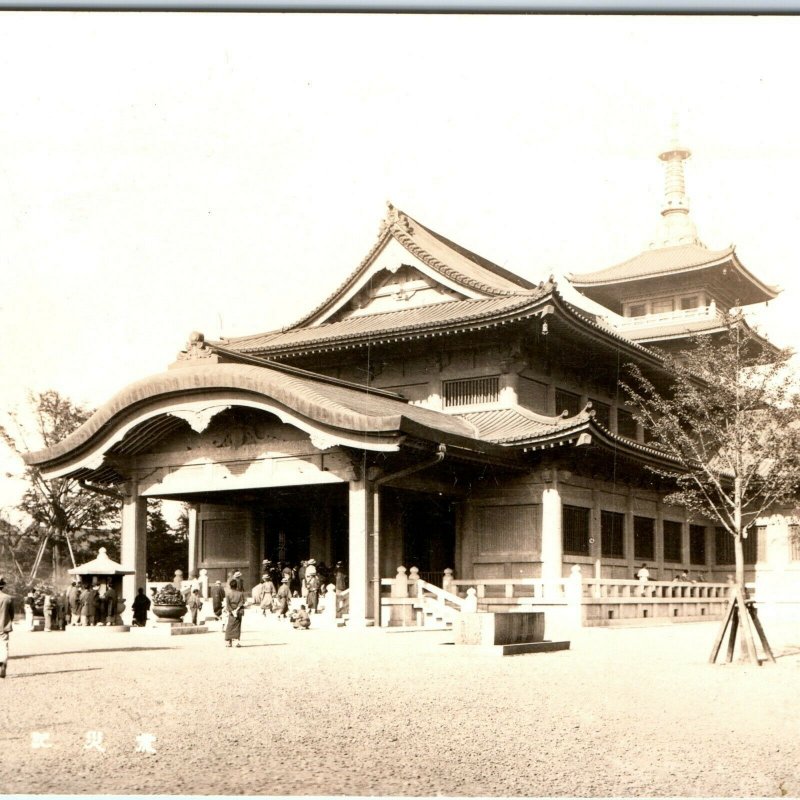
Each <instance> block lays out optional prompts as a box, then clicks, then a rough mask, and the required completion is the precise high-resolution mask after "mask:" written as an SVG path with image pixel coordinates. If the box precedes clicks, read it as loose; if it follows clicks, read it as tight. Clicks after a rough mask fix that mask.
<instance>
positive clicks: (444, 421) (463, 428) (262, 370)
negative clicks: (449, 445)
mask: <svg viewBox="0 0 800 800" xmlns="http://www.w3.org/2000/svg"><path fill="white" fill-rule="evenodd" d="M214 390H217V391H219V390H223V391H224V390H242V391H245V392H250V393H254V394H256V395H261V396H264V397H267V398H270V399H272V400H274V401H276V402H277V403H279V404H281V405H283V406H284V407H286V408H288V409H290V410H291V411H294V412H295V413H297V414H298V415H300V416H303V417H306V418H308V419H309V420H313V421H315V422H318V423H320V424H323V425H326V426H328V427H330V428H333V429H337V430H343V431H347V432H349V433H352V434H355V435H358V434H359V433H363V434H366V435H369V434H387V433H396V432H401V431H402V430H403V427H404V420H408V421H410V422H411V423H413V424H414V425H415V426H422V427H423V428H425V429H432V430H434V431H438V432H441V433H442V434H445V435H451V436H457V437H464V438H468V439H474V436H475V428H474V427H473V426H472V425H471V424H470V423H469V422H468V421H466V420H462V419H459V418H458V417H455V416H452V415H449V414H443V413H441V412H438V411H432V410H430V409H427V408H420V407H419V406H414V405H410V404H408V403H406V402H404V401H403V400H400V399H394V398H393V397H390V396H387V395H386V394H385V393H384V394H375V393H373V392H371V391H370V390H369V389H368V388H366V387H358V386H356V385H347V384H344V383H343V382H334V381H330V380H328V379H326V378H325V377H323V376H315V375H313V374H312V373H304V374H303V373H301V371H298V370H294V371H291V372H287V371H286V370H283V369H282V368H281V367H280V365H276V366H275V368H270V367H264V366H254V365H249V364H212V365H204V366H186V367H181V368H179V369H173V370H169V371H168V372H162V373H159V374H157V375H153V376H150V377H148V378H145V379H143V380H140V381H137V382H136V383H133V384H131V385H129V386H127V387H126V388H125V389H123V390H122V391H121V392H119V393H117V394H116V395H115V396H114V397H113V398H112V399H111V400H109V401H108V402H107V403H105V404H104V405H102V406H101V407H100V408H99V409H98V410H97V411H96V412H95V413H94V414H93V415H92V416H91V417H90V418H89V419H88V420H87V421H86V422H85V423H84V424H83V425H81V426H80V427H79V428H78V429H77V430H75V431H74V432H73V433H71V434H70V435H69V436H68V437H67V438H65V439H63V440H62V441H60V442H58V443H57V444H55V445H53V446H52V447H49V448H46V449H44V450H39V451H38V452H35V453H29V454H27V455H26V456H25V461H26V463H28V464H31V465H37V466H38V465H43V464H48V463H51V462H53V461H57V460H61V459H63V458H65V457H68V456H70V457H71V455H72V454H73V453H74V452H76V451H80V450H82V449H83V448H84V447H85V446H87V445H88V444H89V443H90V442H91V441H93V440H97V439H98V437H99V436H102V435H104V431H108V430H109V429H110V427H113V426H114V425H116V424H117V422H118V421H119V420H121V419H123V418H125V417H126V416H127V415H128V414H129V413H130V412H131V410H132V407H134V406H136V407H139V406H141V405H142V404H143V403H146V402H153V401H155V400H157V399H161V398H163V397H165V396H173V397H174V396H175V395H176V394H191V393H192V392H204V393H208V392H209V391H214Z"/></svg>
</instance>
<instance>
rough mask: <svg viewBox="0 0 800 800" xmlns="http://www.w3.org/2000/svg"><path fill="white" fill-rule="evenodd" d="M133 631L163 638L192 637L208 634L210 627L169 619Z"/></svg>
mask: <svg viewBox="0 0 800 800" xmlns="http://www.w3.org/2000/svg"><path fill="white" fill-rule="evenodd" d="M131 630H132V631H146V632H147V633H158V634H160V635H161V636H190V635H192V634H195V633H208V626H207V625H192V623H191V622H176V621H175V620H169V619H168V620H159V621H158V622H157V623H156V624H155V625H146V626H145V627H144V628H131Z"/></svg>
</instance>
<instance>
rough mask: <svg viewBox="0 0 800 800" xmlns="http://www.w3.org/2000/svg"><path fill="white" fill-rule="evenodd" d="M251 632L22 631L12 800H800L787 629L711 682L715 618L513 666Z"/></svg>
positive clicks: (799, 734) (357, 638) (376, 634)
mask: <svg viewBox="0 0 800 800" xmlns="http://www.w3.org/2000/svg"><path fill="white" fill-rule="evenodd" d="M244 626H245V633H244V638H243V646H242V647H241V648H240V649H228V648H225V647H224V646H223V641H222V636H221V634H220V633H218V632H211V633H208V634H205V635H197V636H184V637H163V636H158V634H154V633H144V632H141V631H135V632H131V633H116V634H112V633H109V632H105V633H104V632H99V631H80V630H70V631H67V632H63V633H42V632H37V633H27V632H23V631H21V630H19V628H21V626H20V625H17V628H18V630H17V631H15V632H14V633H13V634H12V641H11V647H12V661H11V663H10V668H9V676H8V678H6V680H5V681H0V724H1V725H2V745H1V747H2V758H0V792H2V793H8V794H10V793H59V794H73V793H86V794H123V793H124V794H137V793H146V794H267V795H293V794H299V795H343V794H344V795H426V796H429V795H468V796H488V795H503V796H510V795H511V796H514V795H516V796H537V797H538V796H553V795H562V796H611V795H613V796H643V795H644V796H653V795H662V796H663V795H671V796H716V797H719V796H726V797H727V796H770V797H778V796H783V795H790V796H797V795H800V700H799V698H800V691H798V690H799V689H800V626H797V625H786V624H784V625H782V626H772V627H768V629H767V631H768V633H769V634H770V637H771V640H772V643H773V647H774V650H775V652H776V655H778V656H779V657H778V660H777V663H776V664H766V665H764V666H761V667H754V666H746V665H743V664H733V665H719V666H709V665H707V663H706V660H707V657H708V653H709V651H710V648H711V643H712V641H713V638H714V633H715V630H716V624H715V623H701V624H683V625H679V624H676V625H671V626H670V625H666V626H662V627H652V628H637V629H584V630H582V631H579V633H578V635H577V636H576V637H575V638H574V639H573V645H572V649H571V650H569V651H566V652H556V653H545V654H535V655H523V656H514V657H507V658H497V657H493V656H487V655H483V654H479V653H477V652H476V651H475V650H474V649H473V648H469V647H457V646H453V645H448V644H445V642H447V641H451V640H452V637H451V635H449V634H447V633H430V632H428V633H388V632H386V631H381V630H373V629H368V630H363V631H360V632H358V631H349V630H310V631H294V630H292V629H291V628H289V627H288V626H287V625H285V624H282V623H281V624H279V623H278V622H277V621H273V620H270V621H269V623H268V624H266V625H264V624H261V622H260V621H258V620H255V619H254V618H253V617H250V616H249V615H248V616H246V617H245V622H244ZM89 732H98V733H100V734H102V741H100V740H99V739H97V738H95V739H91V738H88V739H87V734H88V733H89ZM38 734H45V736H43V737H42V736H38ZM141 734H151V735H153V736H155V740H152V739H149V740H146V742H145V741H144V740H140V742H139V743H140V744H145V745H147V744H149V745H150V747H151V749H153V750H154V751H155V752H154V753H150V754H148V753H141V752H136V748H137V736H139V735H141ZM35 735H36V736H35ZM34 738H37V739H38V741H39V743H47V744H50V745H51V746H50V747H41V748H34V747H33V746H32V744H33V740H34ZM87 745H89V746H88V747H87ZM94 745H96V746H94ZM100 748H102V749H103V752H101V751H100ZM145 749H146V747H145Z"/></svg>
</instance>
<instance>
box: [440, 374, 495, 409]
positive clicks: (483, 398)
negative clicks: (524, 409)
mask: <svg viewBox="0 0 800 800" xmlns="http://www.w3.org/2000/svg"><path fill="white" fill-rule="evenodd" d="M443 390H444V405H445V407H446V408H449V407H450V406H474V405H480V404H482V403H496V402H497V401H498V400H499V399H500V378H499V376H497V375H493V376H491V377H488V378H465V379H463V380H458V381H444V383H443Z"/></svg>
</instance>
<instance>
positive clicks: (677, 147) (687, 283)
mask: <svg viewBox="0 0 800 800" xmlns="http://www.w3.org/2000/svg"><path fill="white" fill-rule="evenodd" d="M690 156H691V151H690V150H689V148H688V147H686V146H684V145H683V144H681V143H680V141H679V139H678V136H677V130H676V128H675V127H673V136H672V140H671V142H670V144H669V145H668V146H667V147H666V148H665V149H664V150H663V151H662V152H661V153H659V155H658V158H659V159H660V160H661V162H662V163H663V165H664V201H663V204H662V207H661V219H660V220H659V224H658V227H657V231H656V235H655V237H654V238H653V240H652V241H651V242H650V245H649V247H648V248H647V249H646V250H644V251H642V252H641V253H638V254H637V255H635V256H634V257H633V258H630V259H628V260H627V261H623V262H622V263H620V264H615V265H614V266H611V267H607V268H605V269H600V270H596V271H594V272H585V273H580V274H575V273H572V274H568V275H567V279H568V280H569V281H570V283H571V284H572V285H573V286H574V287H575V288H576V289H577V290H578V291H579V292H581V293H582V294H584V295H585V296H586V297H589V298H590V299H592V300H594V301H595V302H597V303H599V304H600V305H603V306H605V307H606V308H607V309H609V311H612V312H614V314H616V315H619V316H620V317H623V319H622V320H618V319H617V320H616V322H615V323H614V324H615V327H617V328H619V330H620V332H621V333H624V335H625V336H626V337H628V338H630V339H633V340H634V341H637V342H641V343H648V344H658V343H665V342H666V341H668V340H675V339H683V338H685V337H687V336H690V335H694V334H698V333H713V332H715V331H718V330H720V326H721V323H722V314H723V313H724V312H727V311H729V310H730V309H731V308H734V307H740V306H748V305H752V304H755V303H763V302H766V301H768V300H771V299H773V298H775V297H777V295H778V293H779V291H780V289H779V288H778V287H776V286H771V285H769V284H767V283H764V282H763V281H761V280H759V279H758V278H757V277H756V276H755V275H754V274H753V273H752V272H750V271H749V270H748V269H747V268H746V267H745V266H744V265H743V264H742V262H741V261H740V260H739V258H738V256H737V255H736V248H735V247H734V245H730V246H729V247H727V248H725V249H722V250H711V249H709V248H708V247H706V245H705V244H703V242H702V241H701V240H700V238H699V236H698V233H697V228H696V226H695V224H694V221H693V220H692V218H691V215H690V213H689V200H688V197H687V195H686V179H685V174H684V165H685V163H686V161H687V160H688V159H689V157H690Z"/></svg>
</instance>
